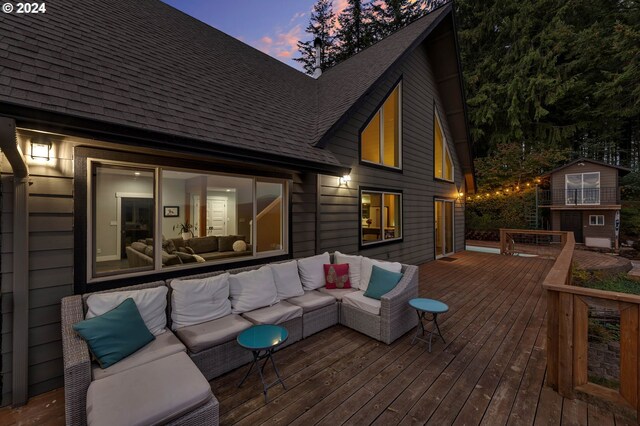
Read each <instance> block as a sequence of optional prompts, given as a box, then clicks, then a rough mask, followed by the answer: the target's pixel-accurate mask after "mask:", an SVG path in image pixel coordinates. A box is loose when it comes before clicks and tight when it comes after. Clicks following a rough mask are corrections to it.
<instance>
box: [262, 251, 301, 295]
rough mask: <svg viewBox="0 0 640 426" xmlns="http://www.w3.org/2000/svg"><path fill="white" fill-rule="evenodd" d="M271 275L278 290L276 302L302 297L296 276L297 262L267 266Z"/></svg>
mask: <svg viewBox="0 0 640 426" xmlns="http://www.w3.org/2000/svg"><path fill="white" fill-rule="evenodd" d="M269 266H270V267H271V272H272V273H273V280H274V281H275V283H276V289H277V290H278V300H287V299H288V298H290V297H297V296H302V295H303V294H304V290H303V289H302V283H301V282H300V275H298V262H297V261H296V260H292V261H291V262H284V263H274V264H273V265H269Z"/></svg>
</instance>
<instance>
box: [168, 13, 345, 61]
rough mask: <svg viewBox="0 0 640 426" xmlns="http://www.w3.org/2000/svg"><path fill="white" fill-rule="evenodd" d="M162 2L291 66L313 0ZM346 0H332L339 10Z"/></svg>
mask: <svg viewBox="0 0 640 426" xmlns="http://www.w3.org/2000/svg"><path fill="white" fill-rule="evenodd" d="M164 2H165V3H167V4H170V5H171V6H173V7H175V8H177V9H180V10H181V11H183V12H185V13H187V14H189V15H191V16H193V17H195V18H197V19H199V20H201V21H203V22H206V23H207V24H209V25H211V26H212V27H215V28H217V29H219V30H221V31H223V32H225V33H227V34H229V35H231V36H233V37H235V38H237V39H240V40H242V41H243V42H245V43H247V44H250V45H251V46H253V47H255V48H257V49H260V50H261V51H263V52H265V53H267V54H269V55H271V56H273V57H274V58H277V59H279V60H281V61H283V62H285V63H287V64H289V65H291V66H292V67H295V68H297V69H301V67H300V66H299V64H298V63H297V62H295V61H293V60H292V59H291V58H293V57H296V56H298V49H297V48H296V42H297V41H298V40H300V39H302V40H306V39H307V38H309V37H310V36H309V35H308V34H305V32H304V29H305V28H306V26H307V24H308V23H309V13H310V12H311V8H312V7H313V4H314V3H315V0H276V1H264V0H234V1H211V0H164ZM346 3H347V2H346V0H334V11H335V12H336V13H338V12H340V11H342V10H343V9H344V7H345V6H346Z"/></svg>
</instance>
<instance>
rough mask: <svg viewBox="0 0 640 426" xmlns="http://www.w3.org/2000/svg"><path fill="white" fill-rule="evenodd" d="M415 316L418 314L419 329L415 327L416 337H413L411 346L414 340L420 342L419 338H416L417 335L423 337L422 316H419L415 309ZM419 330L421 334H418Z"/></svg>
mask: <svg viewBox="0 0 640 426" xmlns="http://www.w3.org/2000/svg"><path fill="white" fill-rule="evenodd" d="M416 314H418V325H419V326H420V329H418V327H416V335H415V336H413V340H411V344H412V345H413V344H414V343H415V342H416V339H418V340H421V339H420V338H418V336H419V335H421V336H424V324H423V323H422V315H420V311H419V310H417V309H416ZM420 330H422V332H420Z"/></svg>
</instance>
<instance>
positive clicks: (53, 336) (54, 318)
mask: <svg viewBox="0 0 640 426" xmlns="http://www.w3.org/2000/svg"><path fill="white" fill-rule="evenodd" d="M28 138H29V133H28V132H24V131H21V132H19V133H18V143H19V145H20V146H21V149H22V152H25V153H27V152H29V151H28V149H29V148H28ZM85 142H86V141H84V140H82V139H79V140H78V141H77V142H76V141H75V140H74V138H65V141H63V142H61V141H56V142H55V143H54V149H53V150H52V158H51V160H49V161H48V162H47V161H44V162H36V161H34V160H31V159H30V157H29V156H28V155H27V156H25V159H27V161H28V163H29V171H30V181H31V182H32V185H31V186H30V189H29V191H30V193H29V211H30V214H29V233H30V238H29V271H30V272H29V285H30V289H29V372H28V376H29V395H30V396H32V395H37V394H39V393H42V392H46V391H48V390H51V389H56V388H59V387H61V386H63V384H64V382H63V368H62V343H61V332H60V300H61V299H62V298H63V297H66V296H69V295H72V294H73V292H74V230H73V216H74V190H73V189H74V170H73V162H74V159H73V148H74V146H75V145H78V144H84V143H85ZM94 144H97V145H100V146H102V147H109V146H110V145H109V144H104V143H99V142H94ZM111 147H113V145H112V146H111ZM118 148H122V147H121V146H119V147H118ZM1 170H2V174H1V188H2V192H1V198H0V200H1V203H2V204H1V208H2V210H1V213H2V214H1V223H0V233H1V246H0V247H1V254H0V264H1V265H2V270H1V277H0V278H1V288H2V294H1V312H0V313H1V315H2V323H1V327H2V332H1V348H2V366H1V367H2V369H1V375H2V402H1V405H2V406H5V405H8V404H11V402H12V389H11V388H12V385H11V382H12V372H11V369H12V324H13V315H12V313H13V312H12V306H13V303H12V288H13V277H12V270H11V266H12V259H13V255H12V241H13V239H12V236H13V225H12V222H13V221H12V213H13V181H12V175H11V166H10V165H9V163H8V161H6V159H5V158H4V157H2V163H1ZM315 193H316V175H315V174H312V173H295V174H293V184H292V186H291V194H290V196H291V204H290V209H291V212H292V214H291V222H290V234H289V236H290V241H291V243H292V244H291V248H292V251H291V253H292V256H293V257H303V256H308V255H312V254H314V253H315V245H316V240H315V224H316V196H315ZM225 267H227V268H228V265H221V266H219V267H218V268H225ZM191 273H193V270H187V271H186V272H185V274H191Z"/></svg>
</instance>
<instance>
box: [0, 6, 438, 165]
mask: <svg viewBox="0 0 640 426" xmlns="http://www.w3.org/2000/svg"><path fill="white" fill-rule="evenodd" d="M447 12H450V7H449V6H447V7H443V8H441V9H439V10H437V11H435V12H433V13H431V14H429V15H428V16H427V17H425V18H422V19H419V20H418V21H416V22H414V23H413V24H411V25H409V26H407V27H405V28H404V29H402V30H400V31H398V32H397V33H396V34H394V35H392V36H389V37H388V38H386V39H384V40H383V41H381V42H379V43H377V44H376V45H374V46H372V47H370V48H369V49H366V50H364V51H363V52H360V53H359V54H357V55H355V56H354V57H353V58H351V59H349V60H347V61H344V62H343V63H341V64H340V65H338V66H336V67H334V68H333V69H331V70H329V71H327V72H326V73H325V74H324V75H323V76H322V77H321V78H319V79H317V80H316V79H313V78H311V77H309V76H307V75H305V74H303V73H301V72H299V71H297V70H295V69H294V68H291V67H289V66H288V65H286V64H283V63H282V62H280V61H278V60H276V59H274V58H272V57H270V56H268V55H266V54H264V53H262V52H260V51H258V50H256V49H254V48H252V47H251V46H248V45H247V44H245V43H242V42H241V41H239V40H237V39H235V38H233V37H230V36H228V35H226V34H224V33H223V32H221V31H219V30H217V29H215V28H212V27H210V26H208V25H206V24H204V23H203V22H200V21H198V20H197V19H194V18H193V17H190V16H188V15H186V14H184V13H182V12H180V11H178V10H176V9H174V8H172V7H171V6H168V5H166V4H165V3H162V2H160V1H158V0H137V1H135V2H132V1H116V0H65V1H64V2H54V3H51V4H47V12H46V13H45V14H38V15H17V14H10V15H4V16H3V19H2V20H0V34H1V35H2V38H1V39H0V55H1V56H3V57H4V60H3V61H2V65H0V105H1V104H4V105H5V108H3V109H2V111H3V112H4V113H6V111H7V110H10V107H11V106H21V107H27V108H30V109H33V110H36V111H39V112H50V113H56V114H63V115H65V116H70V117H77V118H79V119H85V120H92V121H93V122H99V123H105V124H107V125H108V124H114V125H120V126H130V127H131V128H136V129H143V130H148V131H152V132H157V133H159V134H165V135H169V136H171V135H175V136H177V137H180V138H181V139H180V140H182V141H184V140H186V141H188V143H189V144H190V145H192V146H196V145H198V146H216V147H218V149H220V147H222V149H223V150H224V149H229V151H233V149H246V150H251V151H257V152H262V153H268V154H269V155H274V156H278V157H284V158H290V159H295V160H296V161H306V162H310V163H316V164H322V165H328V166H334V167H338V166H340V164H339V162H338V161H337V160H336V158H335V157H334V156H333V155H332V154H331V153H330V152H329V151H328V150H327V149H324V147H323V146H322V143H318V142H320V141H322V139H323V138H324V137H325V136H326V135H328V134H329V133H330V130H331V129H332V128H333V126H335V125H336V124H337V123H338V122H339V121H340V118H341V117H343V116H344V115H345V114H346V113H348V111H349V110H350V108H352V107H353V106H354V104H355V103H356V102H357V101H358V99H360V98H361V97H362V96H364V95H365V94H366V93H367V92H368V91H369V90H370V89H371V87H372V86H373V85H374V84H375V82H376V81H378V79H380V78H381V76H382V75H383V74H384V72H385V71H386V70H387V69H388V68H389V66H391V65H392V64H393V63H395V62H396V61H398V60H399V58H401V57H402V56H403V54H405V53H406V52H407V50H408V49H409V48H411V47H412V46H414V45H416V44H417V43H420V42H421V41H422V40H423V39H424V37H426V33H427V30H428V29H429V28H430V26H432V25H433V24H434V23H436V22H437V21H438V19H439V18H440V17H441V16H443V15H444V14H446V13H447ZM6 106H8V108H6ZM225 147H226V148H225Z"/></svg>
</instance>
